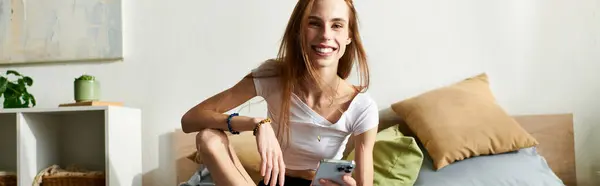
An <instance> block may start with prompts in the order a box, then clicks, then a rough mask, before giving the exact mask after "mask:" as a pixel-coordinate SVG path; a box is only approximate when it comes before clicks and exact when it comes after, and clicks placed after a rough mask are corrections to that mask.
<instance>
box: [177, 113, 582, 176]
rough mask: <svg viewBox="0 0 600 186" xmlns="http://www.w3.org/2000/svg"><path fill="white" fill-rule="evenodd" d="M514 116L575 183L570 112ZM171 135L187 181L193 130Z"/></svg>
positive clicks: (554, 167)
mask: <svg viewBox="0 0 600 186" xmlns="http://www.w3.org/2000/svg"><path fill="white" fill-rule="evenodd" d="M514 118H515V119H516V120H517V121H518V122H519V123H520V124H521V125H522V126H523V128H525V129H526V130H527V131H528V132H529V133H531V134H532V135H533V137H535V138H536V139H537V140H538V141H539V142H540V144H539V146H538V147H537V151H538V152H539V153H540V154H541V155H542V156H544V158H546V161H547V162H548V164H549V166H550V168H552V170H553V171H554V172H555V173H556V175H557V176H558V177H559V178H560V179H562V180H563V182H564V183H565V185H567V186H576V185H577V179H576V176H575V148H574V138H573V137H574V136H573V115H572V114H544V115H522V116H515V117H514ZM390 126H391V125H390ZM381 128H385V127H380V129H381ZM173 136H174V140H173V142H174V144H173V147H174V148H175V158H176V164H175V168H176V174H177V183H176V184H179V183H181V182H185V181H187V180H188V179H189V178H190V177H191V176H192V174H193V173H194V172H195V171H196V170H197V168H198V165H197V164H195V163H194V162H192V161H191V160H189V159H187V156H188V155H190V154H191V153H193V152H194V151H195V150H196V147H195V134H185V133H183V132H182V131H181V130H176V131H175V134H174V135H173Z"/></svg>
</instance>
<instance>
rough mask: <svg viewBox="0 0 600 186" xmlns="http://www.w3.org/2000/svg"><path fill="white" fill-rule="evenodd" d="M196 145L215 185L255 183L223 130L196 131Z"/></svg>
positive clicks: (241, 185)
mask: <svg viewBox="0 0 600 186" xmlns="http://www.w3.org/2000/svg"><path fill="white" fill-rule="evenodd" d="M196 147H197V148H198V152H199V154H200V156H201V157H202V162H203V163H204V165H206V167H207V168H208V171H209V172H210V174H211V177H212V178H213V180H214V182H215V184H216V185H217V186H221V185H236V186H237V185H240V186H244V185H253V186H254V185H255V184H254V181H252V178H250V175H249V174H248V173H247V172H246V170H245V169H244V167H243V166H242V164H241V163H240V160H239V159H238V157H237V155H236V154H235V151H234V150H233V146H232V145H231V144H230V143H229V139H228V138H227V135H226V134H225V133H224V132H223V131H220V130H215V129H204V130H202V131H200V132H198V134H197V135H196Z"/></svg>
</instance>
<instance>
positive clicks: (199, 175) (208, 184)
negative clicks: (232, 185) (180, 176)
mask: <svg viewBox="0 0 600 186" xmlns="http://www.w3.org/2000/svg"><path fill="white" fill-rule="evenodd" d="M179 186H215V183H213V181H212V178H211V177H210V172H208V169H207V168H206V167H205V166H204V165H200V168H198V170H197V171H196V172H195V173H194V175H192V177H190V179H189V180H188V181H187V182H184V183H181V184H179Z"/></svg>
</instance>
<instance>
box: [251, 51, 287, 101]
mask: <svg viewBox="0 0 600 186" xmlns="http://www.w3.org/2000/svg"><path fill="white" fill-rule="evenodd" d="M280 74H281V63H279V62H278V61H277V60H275V59H268V60H266V61H264V62H262V63H261V64H260V65H259V66H258V67H256V68H254V69H252V78H253V80H254V86H255V88H256V93H257V95H259V96H262V97H264V98H267V97H270V96H271V95H273V94H274V93H277V92H279V91H280V89H281V88H280V83H279V75H280Z"/></svg>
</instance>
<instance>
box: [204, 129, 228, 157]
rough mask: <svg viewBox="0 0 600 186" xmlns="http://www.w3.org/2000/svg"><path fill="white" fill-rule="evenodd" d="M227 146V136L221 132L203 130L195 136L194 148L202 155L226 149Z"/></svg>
mask: <svg viewBox="0 0 600 186" xmlns="http://www.w3.org/2000/svg"><path fill="white" fill-rule="evenodd" d="M227 145H228V140H227V135H226V134H225V133H224V132H223V131H220V130H215V129H204V130H201V131H199V132H198V133H197V134H196V146H197V148H198V151H200V152H202V153H209V152H210V151H211V150H216V149H219V147H227Z"/></svg>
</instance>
